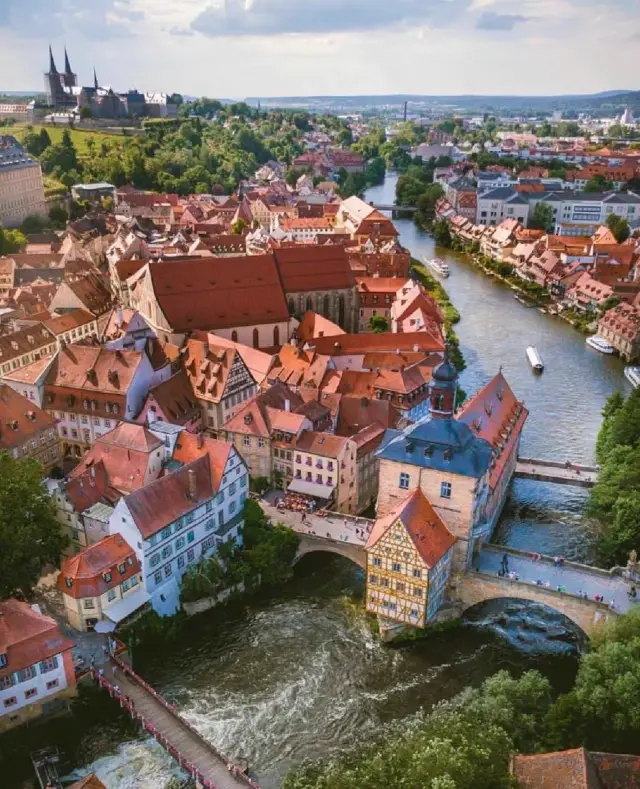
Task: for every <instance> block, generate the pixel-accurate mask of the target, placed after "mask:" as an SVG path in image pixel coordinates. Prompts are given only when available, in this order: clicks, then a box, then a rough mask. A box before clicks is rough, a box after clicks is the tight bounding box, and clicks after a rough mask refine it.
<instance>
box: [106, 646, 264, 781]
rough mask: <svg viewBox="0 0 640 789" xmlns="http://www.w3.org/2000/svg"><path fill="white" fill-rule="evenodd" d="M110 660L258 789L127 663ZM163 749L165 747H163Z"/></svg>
mask: <svg viewBox="0 0 640 789" xmlns="http://www.w3.org/2000/svg"><path fill="white" fill-rule="evenodd" d="M111 659H112V660H113V662H114V663H116V664H117V665H118V667H119V668H120V670H121V671H122V672H123V674H125V676H128V677H130V678H131V679H132V680H133V682H135V683H136V684H137V685H139V686H140V687H142V688H144V690H145V691H146V692H147V693H149V694H150V695H151V696H153V698H154V699H155V700H156V701H157V702H158V703H159V704H161V705H162V706H163V707H164V708H165V709H166V710H167V711H168V712H169V713H171V715H172V716H173V717H174V718H176V719H177V720H178V721H179V722H180V723H181V724H182V725H183V726H184V727H185V728H187V729H189V731H191V732H192V733H193V734H194V735H195V736H196V737H197V738H198V739H199V740H200V741H201V742H202V743H203V745H205V746H206V747H207V748H208V749H209V750H210V751H212V752H213V754H214V755H215V757H216V758H217V759H218V760H219V761H221V762H222V763H223V764H224V765H225V766H226V767H227V769H228V770H230V771H231V772H233V773H234V774H235V775H237V776H239V777H240V778H241V779H242V780H243V781H245V783H246V784H247V785H248V786H251V787H253V789H260V786H259V785H258V784H257V783H256V782H255V781H253V780H252V779H251V778H249V776H248V775H246V774H245V773H244V772H243V771H242V769H241V768H240V767H239V766H238V765H237V764H235V763H234V762H233V761H232V760H231V759H229V758H228V757H227V756H225V755H224V754H223V753H222V752H221V751H219V750H218V749H217V748H216V747H215V745H213V743H211V742H209V740H207V739H205V738H204V737H203V736H202V735H201V734H200V732H199V731H198V730H197V729H196V728H194V727H193V726H192V725H191V724H190V723H189V721H187V720H185V719H184V718H183V717H182V715H180V713H179V712H178V711H177V710H176V708H175V707H174V706H173V704H169V702H168V701H167V700H166V699H165V698H164V697H163V696H161V695H160V694H159V693H158V691H157V690H155V689H154V688H152V687H151V685H149V684H148V683H147V682H145V681H144V679H142V677H141V676H140V675H139V674H137V673H136V672H135V671H134V670H133V669H132V668H131V666H129V665H128V664H127V663H125V662H124V661H123V660H121V659H120V658H119V657H116V656H115V655H112V656H111ZM93 671H94V674H96V675H97V676H98V678H99V680H102V681H103V682H102V684H104V685H109V686H110V687H111V688H112V689H114V690H115V688H114V686H113V685H111V683H109V682H108V680H105V679H104V677H100V675H99V674H97V673H96V672H95V669H93ZM115 692H116V693H118V691H115ZM119 695H122V696H123V695H124V694H122V693H120V694H119ZM126 698H128V697H126ZM131 704H133V702H131ZM167 742H168V741H167ZM165 747H167V746H165ZM171 748H173V750H176V752H177V749H175V748H174V747H173V746H171ZM167 750H170V749H169V748H168V747H167ZM172 755H173V756H174V758H176V759H177V758H178V757H177V756H176V755H175V754H172ZM180 758H181V759H184V757H182V756H180ZM204 785H205V786H206V787H211V789H215V787H214V786H213V784H212V783H211V782H206V783H205V784H204Z"/></svg>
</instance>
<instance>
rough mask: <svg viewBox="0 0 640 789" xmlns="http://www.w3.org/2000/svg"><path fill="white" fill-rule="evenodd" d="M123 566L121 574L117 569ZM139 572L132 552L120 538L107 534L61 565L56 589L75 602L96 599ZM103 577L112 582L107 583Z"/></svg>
mask: <svg viewBox="0 0 640 789" xmlns="http://www.w3.org/2000/svg"><path fill="white" fill-rule="evenodd" d="M122 565H124V572H123V573H121V572H120V569H119V568H120V566H122ZM139 572H140V563H139V562H138V559H137V557H136V555H135V553H134V550H133V548H132V547H131V546H130V545H129V544H128V543H127V542H126V540H125V539H124V538H123V537H122V535H120V534H110V535H109V536H107V537H104V538H103V539H102V540H100V541H99V542H96V543H94V544H93V545H90V546H89V547H88V548H85V549H84V550H83V551H80V553H77V554H76V555H75V556H72V557H71V558H69V559H65V560H64V561H63V562H62V566H61V568H60V575H59V576H58V588H59V589H60V590H61V591H62V593H63V594H66V595H68V596H69V597H73V598H74V599H76V600H78V599H80V598H83V597H99V596H100V595H102V594H104V593H105V592H106V591H108V590H109V589H114V588H115V587H117V586H119V585H120V584H121V583H122V582H123V581H128V580H129V578H131V577H132V576H134V575H138V573H139ZM105 575H106V576H107V577H108V576H109V575H110V576H111V578H110V579H109V580H107V578H106V577H105Z"/></svg>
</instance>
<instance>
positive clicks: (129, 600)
mask: <svg viewBox="0 0 640 789" xmlns="http://www.w3.org/2000/svg"><path fill="white" fill-rule="evenodd" d="M148 600H149V594H148V592H146V591H145V590H144V588H143V587H142V586H141V587H140V588H139V589H137V590H136V591H135V592H132V593H131V594H128V595H127V596H126V597H123V598H122V600H118V602H117V603H114V604H113V605H112V606H109V608H108V609H107V610H106V611H105V612H104V613H105V614H106V616H108V617H109V619H110V620H111V621H112V622H115V623H116V624H118V622H122V620H123V619H126V618H127V617H128V616H129V614H132V613H133V612H134V611H137V610H138V608H140V607H141V606H143V605H144V604H145V603H146V602H148Z"/></svg>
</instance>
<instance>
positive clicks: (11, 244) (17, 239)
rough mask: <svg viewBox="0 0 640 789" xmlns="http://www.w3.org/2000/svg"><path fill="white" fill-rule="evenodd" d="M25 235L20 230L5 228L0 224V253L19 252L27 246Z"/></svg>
mask: <svg viewBox="0 0 640 789" xmlns="http://www.w3.org/2000/svg"><path fill="white" fill-rule="evenodd" d="M27 243H28V242H27V237H26V236H25V234H24V233H23V232H22V231H20V230H5V229H4V228H3V227H2V225H0V255H10V254H11V253H12V252H20V250H22V249H24V248H25V247H26V246H27Z"/></svg>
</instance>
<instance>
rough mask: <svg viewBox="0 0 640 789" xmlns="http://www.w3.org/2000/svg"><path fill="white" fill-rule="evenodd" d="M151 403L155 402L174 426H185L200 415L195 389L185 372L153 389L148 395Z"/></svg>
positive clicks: (181, 371)
mask: <svg viewBox="0 0 640 789" xmlns="http://www.w3.org/2000/svg"><path fill="white" fill-rule="evenodd" d="M149 401H153V404H154V405H156V406H157V407H158V408H159V409H160V411H161V412H162V413H163V414H164V417H165V419H168V420H169V421H170V422H171V423H172V424H174V425H184V424H186V423H187V422H189V421H191V419H193V418H194V417H198V416H199V415H200V407H199V406H198V402H197V400H196V397H195V394H194V393H193V387H192V386H191V382H190V380H189V378H188V376H187V374H186V373H185V371H184V370H180V371H179V372H177V373H176V374H175V375H172V376H171V378H168V379H167V380H166V381H162V382H161V383H159V384H156V385H155V386H154V387H152V388H151V389H150V390H149V394H148V395H147V402H149ZM152 421H153V420H152Z"/></svg>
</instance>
